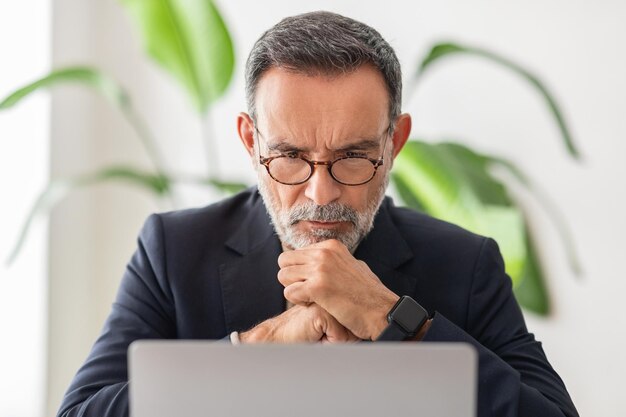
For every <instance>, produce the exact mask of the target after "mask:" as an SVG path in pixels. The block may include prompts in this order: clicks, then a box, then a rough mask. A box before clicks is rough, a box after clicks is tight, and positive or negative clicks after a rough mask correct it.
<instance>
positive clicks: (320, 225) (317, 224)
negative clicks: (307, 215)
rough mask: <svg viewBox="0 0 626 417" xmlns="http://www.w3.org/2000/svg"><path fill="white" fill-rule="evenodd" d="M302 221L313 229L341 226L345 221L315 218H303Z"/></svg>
mask: <svg viewBox="0 0 626 417" xmlns="http://www.w3.org/2000/svg"><path fill="white" fill-rule="evenodd" d="M302 223H304V224H306V225H308V226H310V227H312V228H315V229H336V228H337V227H339V226H341V225H342V224H343V223H346V222H341V221H332V222H327V221H317V220H303V221H302Z"/></svg>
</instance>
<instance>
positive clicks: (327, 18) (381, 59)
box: [246, 11, 402, 130]
mask: <svg viewBox="0 0 626 417" xmlns="http://www.w3.org/2000/svg"><path fill="white" fill-rule="evenodd" d="M363 65H372V66H374V67H375V68H376V69H378V70H379V71H380V73H381V74H382V76H383V78H384V80H385V83H386V84H387V90H388V92H389V118H390V121H393V120H395V118H396V117H397V116H398V115H399V114H400V110H401V107H402V71H401V69H400V63H399V62H398V58H397V57H396V53H395V52H394V50H393V48H392V47H391V46H390V45H389V43H387V41H385V40H384V39H383V37H382V36H381V35H380V33H378V32H377V31H376V30H374V29H373V28H371V27H370V26H367V25H366V24H364V23H361V22H357V21H356V20H353V19H350V18H348V17H344V16H341V15H338V14H336V13H330V12H323V11H319V12H312V13H305V14H300V15H297V16H292V17H287V18H285V19H283V20H281V21H280V22H279V23H278V24H276V25H275V26H274V27H272V28H270V29H269V30H267V31H266V32H265V33H264V34H263V35H261V37H260V38H259V40H257V41H256V43H255V44H254V46H253V48H252V51H251V52H250V56H248V61H247V62H246V100H247V104H248V112H249V113H250V115H251V116H252V118H253V119H254V118H256V103H255V94H256V88H257V85H258V83H259V79H260V78H261V76H262V75H263V73H264V72H265V71H267V70H268V69H270V68H272V67H279V68H285V69H288V70H291V71H295V72H301V73H305V74H310V75H329V76H333V75H337V74H345V73H349V72H352V71H354V70H356V69H358V68H360V67H361V66H363ZM390 129H391V130H393V123H392V126H391V128H390Z"/></svg>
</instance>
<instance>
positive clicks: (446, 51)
mask: <svg viewBox="0 0 626 417" xmlns="http://www.w3.org/2000/svg"><path fill="white" fill-rule="evenodd" d="M460 53H464V54H469V55H474V56H477V57H481V58H485V59H487V60H488V61H491V62H494V63H496V64H498V65H501V66H503V67H504V68H507V69H509V70H511V71H513V72H514V73H516V74H518V75H519V76H521V77H522V78H523V79H525V80H526V81H527V82H528V83H530V84H531V85H532V86H533V87H535V89H536V90H537V91H538V92H539V94H540V95H541V96H542V97H543V99H544V100H545V102H546V104H547V105H548V108H549V109H550V113H551V114H552V116H553V117H554V119H555V121H556V123H557V125H558V127H559V130H560V132H561V137H562V138H563V142H564V144H565V146H566V148H567V150H568V152H569V154H570V155H571V156H572V157H574V158H576V159H580V153H579V151H578V149H577V148H576V145H575V144H574V141H573V139H572V135H571V134H570V131H569V127H568V126H567V124H566V122H565V118H564V117H563V112H562V111H561V110H560V106H559V105H558V104H557V102H556V99H555V98H554V95H553V94H552V93H551V92H550V91H549V90H548V88H547V87H546V86H545V84H544V83H543V82H541V81H540V80H539V78H538V77H537V76H535V75H534V74H532V73H531V72H530V71H528V70H526V69H525V68H523V67H522V66H520V65H518V64H516V63H514V62H513V61H511V60H509V59H507V58H505V57H503V56H501V55H498V54H495V53H493V52H491V51H487V50H485V49H481V48H474V47H470V46H464V45H460V44H456V43H451V42H444V43H439V44H436V45H434V46H433V47H432V48H431V50H430V52H429V53H428V54H427V55H426V57H425V58H424V59H423V60H422V62H421V63H420V65H419V70H418V72H417V73H416V75H415V78H414V80H413V84H415V83H416V80H417V79H419V78H420V76H421V75H422V74H423V73H424V72H425V71H426V70H427V69H428V68H430V67H431V66H432V65H433V64H434V63H435V62H438V61H439V60H440V59H441V58H445V57H448V56H450V55H455V54H460Z"/></svg>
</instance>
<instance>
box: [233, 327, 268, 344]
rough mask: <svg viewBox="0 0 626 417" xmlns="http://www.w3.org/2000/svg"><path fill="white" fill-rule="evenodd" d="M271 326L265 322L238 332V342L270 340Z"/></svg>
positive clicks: (249, 342)
mask: <svg viewBox="0 0 626 417" xmlns="http://www.w3.org/2000/svg"><path fill="white" fill-rule="evenodd" d="M272 334H273V332H272V330H271V326H268V323H267V322H263V323H261V324H258V325H256V326H255V327H253V328H252V329H250V330H248V331H245V332H241V333H239V343H241V344H251V343H267V342H271V341H272Z"/></svg>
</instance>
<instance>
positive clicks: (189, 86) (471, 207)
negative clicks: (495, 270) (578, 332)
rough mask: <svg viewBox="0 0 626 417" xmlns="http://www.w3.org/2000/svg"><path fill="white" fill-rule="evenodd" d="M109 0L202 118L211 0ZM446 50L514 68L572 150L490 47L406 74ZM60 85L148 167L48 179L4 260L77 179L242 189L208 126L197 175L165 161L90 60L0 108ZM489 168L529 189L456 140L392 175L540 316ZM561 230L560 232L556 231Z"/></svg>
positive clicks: (538, 299)
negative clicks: (102, 117)
mask: <svg viewBox="0 0 626 417" xmlns="http://www.w3.org/2000/svg"><path fill="white" fill-rule="evenodd" d="M119 1H120V3H121V5H122V6H124V7H125V8H126V10H127V12H128V13H129V15H130V16H131V18H132V20H133V21H134V22H135V24H136V26H137V28H138V31H139V33H140V35H141V37H142V39H143V43H144V45H145V48H146V50H147V52H148V54H149V55H150V56H151V57H152V58H153V59H154V60H155V61H156V62H157V63H158V64H159V65H160V66H161V67H162V68H163V69H164V70H165V71H167V72H168V73H170V75H172V76H173V77H175V78H176V79H177V80H178V81H179V82H180V84H181V85H182V86H183V87H184V89H185V91H186V92H187V93H188V96H189V98H190V99H191V100H192V102H193V103H194V106H195V108H196V109H197V112H198V116H199V117H201V118H203V117H207V113H208V112H209V111H210V108H211V106H212V105H213V104H214V103H215V102H216V100H218V99H219V97H220V96H221V95H222V94H223V93H224V92H225V90H226V88H227V87H228V85H229V83H230V80H231V77H232V73H233V68H234V52H233V45H232V41H231V37H230V35H229V32H228V29H227V27H226V25H225V24H224V21H223V20H222V18H221V16H220V13H219V11H218V10H217V8H216V7H215V4H214V3H213V1H211V0H193V1H192V0H185V1H183V0H168V1H165V0H163V1H146V0H119ZM454 53H457V54H458V53H466V54H473V55H476V56H481V57H483V58H487V59H490V60H491V61H494V62H496V63H499V64H501V65H504V66H506V67H508V68H509V69H512V70H514V71H516V72H517V73H519V74H521V75H522V76H523V77H524V78H525V79H526V80H528V81H529V82H530V83H531V84H532V85H534V86H535V87H536V88H537V89H538V90H539V91H540V92H541V93H542V94H543V96H544V98H545V99H546V100H547V102H548V104H549V107H550V109H551V111H552V114H553V115H554V116H555V118H556V120H557V122H558V124H559V126H560V128H561V132H562V135H563V138H564V140H565V143H566V144H567V147H568V150H569V151H570V153H571V154H572V155H573V156H577V152H576V149H575V147H574V145H573V142H572V140H571V138H570V135H569V133H568V131H567V128H566V125H565V122H564V121H563V118H562V117H561V113H560V111H559V110H558V107H557V105H556V102H555V101H554V99H553V98H552V96H551V95H550V94H549V93H548V91H547V90H546V88H545V87H544V86H543V85H542V84H541V83H540V82H539V80H538V79H537V78H536V77H534V76H532V75H531V74H530V73H528V72H526V71H525V70H523V69H522V68H521V67H519V66H517V65H514V64H512V63H511V62H509V61H507V60H505V59H503V58H501V57H499V56H497V55H495V54H492V53H488V52H486V51H484V50H479V49H474V48H467V47H462V46H459V45H455V44H450V43H446V44H439V45H436V46H435V47H434V48H433V49H432V50H431V52H430V53H429V54H428V56H427V57H426V58H425V59H424V60H423V61H422V63H421V65H420V71H419V72H418V76H416V78H415V80H417V79H418V78H419V74H421V73H422V72H423V71H425V70H426V69H427V68H430V66H431V65H432V64H433V63H434V62H436V61H439V60H440V59H441V58H443V57H446V56H449V55H451V54H454ZM66 83H79V84H83V85H85V86H88V87H90V88H92V89H94V90H95V91H97V92H98V93H100V94H102V95H103V96H104V97H106V98H107V99H108V100H109V101H110V103H111V104H112V105H114V106H115V107H116V108H118V109H119V110H120V112H121V113H122V115H123V116H124V117H125V118H126V120H127V121H128V123H129V124H130V125H131V126H132V127H133V128H134V130H135V132H136V133H137V137H138V138H139V139H140V140H141V142H142V144H143V146H144V148H145V150H146V152H147V154H148V156H149V157H150V160H151V162H152V165H153V170H151V171H145V170H142V169H139V168H137V167H135V166H110V167H105V168H102V169H100V170H97V171H95V172H91V173H86V174H84V175H81V176H80V177H78V178H60V179H54V180H52V181H51V182H50V183H49V184H48V186H47V187H46V188H45V189H44V190H43V191H42V192H41V194H40V195H39V197H38V198H37V200H36V202H35V203H34V205H33V207H32V209H31V211H30V212H29V214H28V216H27V218H26V221H25V223H24V226H23V227H22V231H21V233H20V236H19V237H18V240H17V243H16V245H15V248H14V250H13V251H12V253H11V255H10V256H9V262H10V261H12V260H13V259H14V258H15V256H16V255H17V254H18V252H19V249H20V247H21V245H22V244H23V242H24V238H25V236H26V234H27V232H28V229H29V227H30V224H31V221H32V219H33V218H34V217H35V216H36V215H37V214H39V213H42V212H45V211H47V210H49V209H50V208H51V207H52V206H54V205H55V204H56V203H57V202H58V201H60V200H61V199H62V198H64V197H65V196H66V195H67V194H68V193H70V192H72V191H73V190H75V189H76V188H79V187H85V186H90V185H92V184H95V183H99V182H104V181H124V182H126V183H129V184H133V185H138V186H140V187H142V188H145V189H148V190H149V191H151V192H152V193H154V194H155V195H157V196H161V197H166V198H169V199H172V200H173V199H174V197H173V193H172V189H173V187H175V185H176V184H178V183H189V182H193V183H197V184H203V185H206V186H211V187H215V188H218V189H220V190H223V191H225V192H235V191H237V190H240V189H242V188H244V187H245V185H244V184H239V183H233V182H227V181H221V180H220V179H219V177H218V175H217V173H216V171H215V170H212V169H211V167H212V166H213V165H212V164H211V163H209V161H210V159H209V158H208V157H209V156H210V155H211V154H213V153H214V150H213V148H212V140H211V139H212V138H211V137H210V134H209V133H208V132H205V133H204V135H203V141H204V143H205V148H206V152H207V173H206V175H205V176H200V177H198V176H190V175H186V174H181V173H180V172H174V171H172V170H170V169H168V167H167V165H166V164H165V161H164V158H163V157H162V153H161V151H160V150H159V147H158V146H157V141H156V140H155V138H154V136H153V134H152V133H151V131H150V127H149V125H148V124H147V123H145V122H144V121H143V120H142V118H141V117H140V115H139V113H138V112H137V111H136V110H135V108H134V106H133V104H132V100H131V98H130V96H129V94H128V93H127V92H126V90H125V89H124V88H123V87H122V86H121V85H120V84H119V83H118V82H116V81H115V80H113V79H112V78H110V77H108V76H107V75H105V74H103V73H102V72H100V71H99V70H97V69H95V68H89V67H73V68H64V69H58V70H55V71H54V72H52V73H51V74H49V75H47V76H45V77H43V78H41V79H39V80H37V81H35V82H33V83H31V84H28V85H27V86H25V87H22V88H20V89H18V90H17V91H15V92H14V93H13V94H11V95H9V96H8V97H7V98H5V99H4V100H3V101H1V102H0V110H2V109H7V108H10V107H12V106H14V105H16V104H17V103H19V102H20V101H21V100H23V99H24V98H26V97H28V96H29V95H30V94H31V93H33V92H35V91H38V90H40V89H43V88H49V87H53V86H57V85H61V84H66ZM204 125H206V123H205V124H204ZM492 166H500V167H502V168H504V169H505V170H507V171H508V172H510V173H512V174H513V176H514V177H515V178H516V179H517V180H518V181H520V182H521V183H522V184H524V185H525V186H527V187H529V188H530V189H531V190H534V188H533V187H532V186H531V185H530V183H529V181H528V180H527V178H526V177H525V175H523V173H522V172H521V171H520V170H519V169H517V168H516V167H515V166H514V165H513V164H512V163H510V162H507V161H505V160H503V159H501V158H497V157H493V156H488V155H482V154H479V153H477V152H474V151H472V150H471V149H469V148H467V147H465V146H463V145H460V144H455V143H438V144H431V143H428V142H425V141H420V140H411V141H410V142H409V143H408V144H407V146H406V149H405V150H404V151H403V152H402V153H401V154H400V156H399V158H398V159H397V162H396V164H395V167H394V171H393V173H392V180H393V182H394V184H395V186H396V188H397V190H398V191H399V194H400V196H401V198H402V199H403V200H404V202H405V203H406V204H407V205H409V206H411V207H414V208H417V209H420V210H423V211H425V212H427V213H429V214H431V215H433V216H435V217H439V218H443V219H445V220H449V221H452V222H455V223H458V224H459V225H461V226H464V227H466V228H468V229H470V230H473V231H475V232H478V233H482V234H486V235H491V236H494V237H495V238H496V240H497V241H498V242H499V244H500V245H501V248H502V252H503V255H504V258H505V260H506V264H507V272H508V273H509V274H510V275H511V277H512V279H513V281H514V284H515V290H516V295H517V297H518V299H519V301H520V303H521V304H522V305H523V306H525V307H526V308H528V309H530V310H532V311H535V312H537V313H540V314H547V313H548V311H549V297H548V294H547V293H546V289H545V285H544V277H543V274H542V272H541V266H540V264H539V262H538V260H537V256H536V249H535V247H534V245H533V243H532V242H533V236H532V235H531V234H530V232H529V230H530V229H529V228H528V225H527V222H526V220H525V218H524V214H523V211H522V210H521V208H520V206H519V205H518V204H516V202H515V200H513V199H512V198H511V197H510V196H509V193H508V191H507V187H506V185H505V183H503V182H502V181H500V180H499V179H498V178H497V177H496V176H494V175H493V174H492V173H491V170H490V169H491V167H492ZM557 220H558V219H557ZM561 230H562V231H563V234H565V229H564V228H561ZM565 242H568V239H565ZM568 251H569V253H570V259H571V261H572V262H571V263H572V267H573V268H574V269H575V270H577V269H578V266H577V264H576V257H575V256H574V254H573V251H572V250H571V248H570V247H568Z"/></svg>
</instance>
